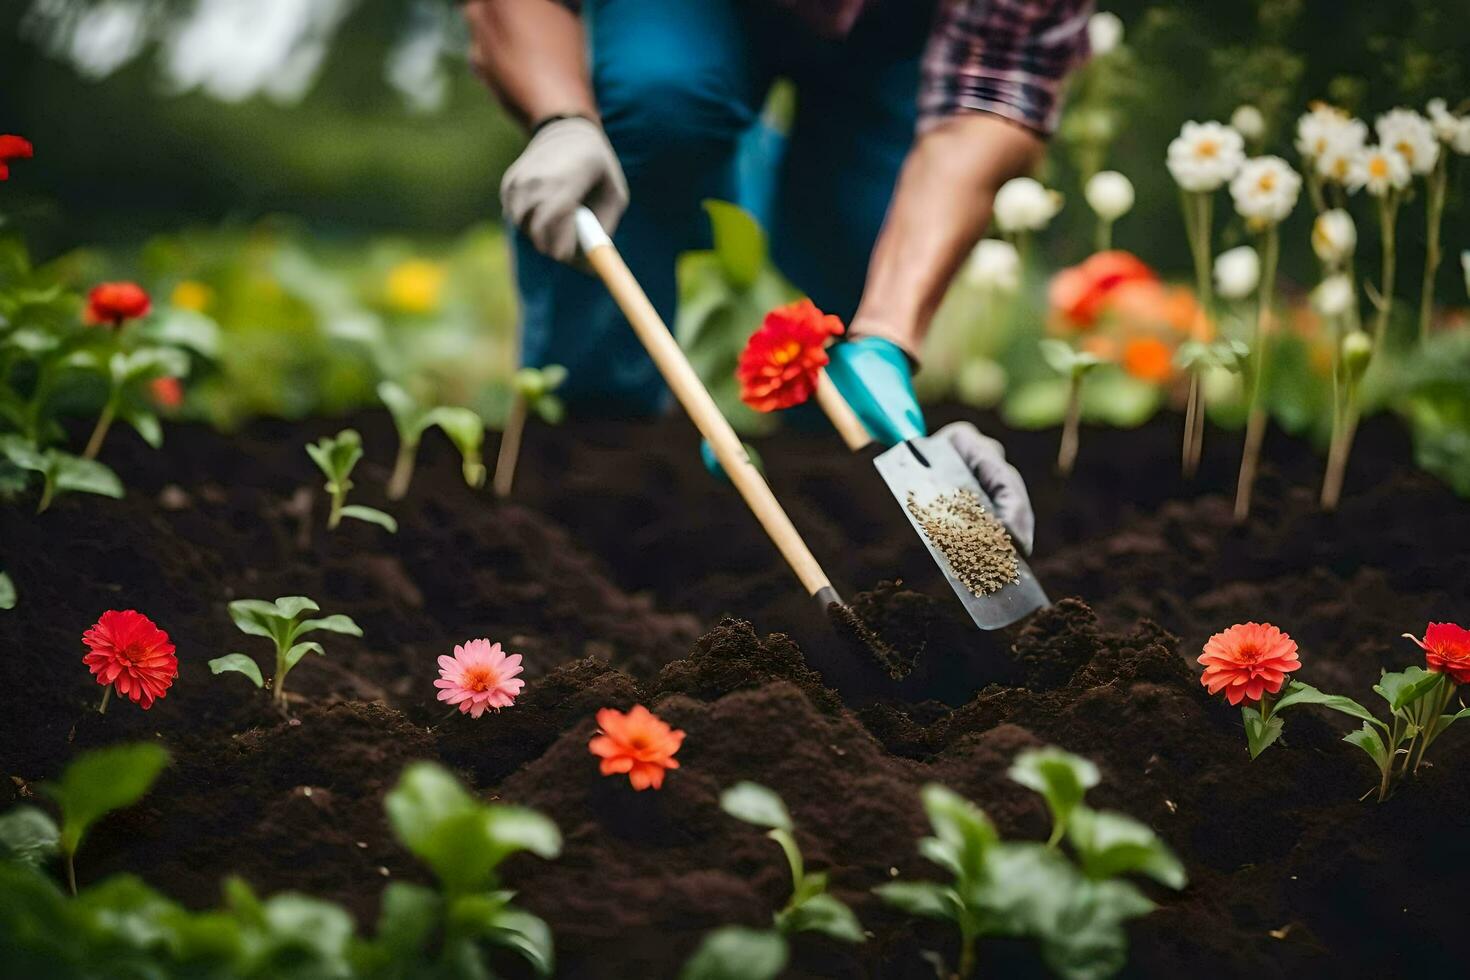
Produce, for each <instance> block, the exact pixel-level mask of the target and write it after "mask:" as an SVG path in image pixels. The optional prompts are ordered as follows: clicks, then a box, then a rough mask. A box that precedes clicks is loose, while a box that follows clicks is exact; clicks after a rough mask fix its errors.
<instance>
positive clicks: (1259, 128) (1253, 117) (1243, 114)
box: [1230, 105, 1266, 142]
mask: <svg viewBox="0 0 1470 980" xmlns="http://www.w3.org/2000/svg"><path fill="white" fill-rule="evenodd" d="M1230 126H1231V128H1232V129H1234V130H1235V131H1236V132H1238V133H1240V135H1242V136H1244V137H1245V138H1246V139H1248V140H1251V141H1252V142H1257V141H1259V140H1262V139H1264V138H1265V136H1266V117H1265V116H1263V115H1261V110H1260V109H1257V108H1256V107H1255V106H1253V105H1243V106H1238V107H1237V108H1236V110H1235V111H1234V112H1232V113H1231V114H1230Z"/></svg>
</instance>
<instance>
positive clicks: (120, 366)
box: [73, 346, 189, 459]
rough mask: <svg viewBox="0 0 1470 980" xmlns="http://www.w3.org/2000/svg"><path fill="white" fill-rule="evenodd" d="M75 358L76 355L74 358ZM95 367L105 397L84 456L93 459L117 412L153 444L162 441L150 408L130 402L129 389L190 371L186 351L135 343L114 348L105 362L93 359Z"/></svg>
mask: <svg viewBox="0 0 1470 980" xmlns="http://www.w3.org/2000/svg"><path fill="white" fill-rule="evenodd" d="M73 361H74V362H76V358H73ZM96 367H97V370H98V371H100V372H101V373H102V374H103V375H104V376H105V377H106V378H107V401H106V402H104V403H103V405H102V412H101V414H99V415H98V416H97V424H96V425H95V426H93V428H92V435H91V437H90V438H89V439H88V440H87V448H86V449H84V450H83V451H82V458H83V459H96V458H97V454H98V453H99V452H101V451H102V443H103V441H104V440H105V439H106V438H107V433H108V430H109V429H110V428H111V426H112V423H113V422H114V421H115V420H116V419H117V418H118V416H119V414H121V415H122V417H123V418H124V419H125V420H126V421H127V422H128V423H129V424H131V425H132V426H133V428H135V429H137V430H138V434H139V435H141V436H142V437H143V439H144V440H145V441H146V442H147V443H148V444H149V445H150V446H153V447H154V448H157V447H158V446H160V445H162V444H163V429H162V427H161V426H160V425H159V424H158V416H157V415H155V414H153V412H152V411H150V410H148V409H145V408H141V407H139V406H138V405H136V404H131V403H129V402H128V401H127V400H126V396H127V395H128V393H129V392H130V391H131V390H133V389H136V388H138V387H139V386H140V385H143V384H144V383H146V382H148V381H152V380H154V379H156V378H182V377H184V376H185V375H187V374H188V373H189V355H188V354H186V353H185V352H184V351H183V350H181V349H179V348H177V347H153V346H148V347H138V348H136V349H134V350H131V351H123V350H117V351H114V352H113V353H112V355H111V356H110V357H108V358H107V360H106V361H105V362H103V361H102V359H101V358H100V357H98V358H97V360H96Z"/></svg>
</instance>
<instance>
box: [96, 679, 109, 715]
mask: <svg viewBox="0 0 1470 980" xmlns="http://www.w3.org/2000/svg"><path fill="white" fill-rule="evenodd" d="M111 697H112V685H111V684H109V685H107V690H105V691H103V692H102V703H101V704H99V705H98V706H97V713H98V714H99V715H105V714H107V701H108V699H109V698H111Z"/></svg>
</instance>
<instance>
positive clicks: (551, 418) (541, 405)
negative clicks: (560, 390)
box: [532, 395, 567, 425]
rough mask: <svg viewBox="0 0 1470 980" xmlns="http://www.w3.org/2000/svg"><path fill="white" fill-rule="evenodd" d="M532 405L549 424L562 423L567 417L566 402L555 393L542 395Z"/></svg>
mask: <svg viewBox="0 0 1470 980" xmlns="http://www.w3.org/2000/svg"><path fill="white" fill-rule="evenodd" d="M532 407H534V408H535V409H536V414H537V415H539V416H540V417H541V421H543V422H545V423H546V424H547V425H561V424H562V422H563V420H565V419H566V417H567V406H566V404H565V403H564V402H563V401H562V400H561V399H560V398H558V397H556V396H555V395H542V396H541V397H540V398H538V399H536V401H535V402H533V403H532Z"/></svg>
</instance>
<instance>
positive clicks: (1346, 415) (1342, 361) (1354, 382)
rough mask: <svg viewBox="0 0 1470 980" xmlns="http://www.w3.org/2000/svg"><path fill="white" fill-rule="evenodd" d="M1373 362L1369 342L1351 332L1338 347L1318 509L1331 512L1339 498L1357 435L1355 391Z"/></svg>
mask: <svg viewBox="0 0 1470 980" xmlns="http://www.w3.org/2000/svg"><path fill="white" fill-rule="evenodd" d="M1372 359H1373V341H1372V339H1371V338H1369V336H1368V335H1367V334H1366V333H1364V332H1363V331H1361V330H1357V329H1354V330H1352V331H1350V332H1348V333H1347V334H1346V335H1345V336H1343V338H1342V342H1341V343H1340V344H1339V345H1338V351H1337V357H1336V359H1335V364H1334V366H1335V371H1334V372H1333V373H1334V377H1333V379H1332V380H1333V412H1332V444H1331V446H1330V447H1329V449H1328V451H1327V473H1326V476H1324V477H1323V480H1322V499H1321V503H1322V509H1323V510H1335V509H1336V508H1337V503H1338V501H1339V500H1340V499H1341V498H1342V481H1343V477H1344V475H1345V474H1346V472H1347V462H1348V457H1349V456H1351V455H1352V451H1353V438H1354V437H1355V436H1356V435H1357V432H1358V389H1359V382H1361V381H1362V380H1363V374H1364V372H1365V371H1367V370H1368V363H1369V362H1370V361H1371V360H1372Z"/></svg>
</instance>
